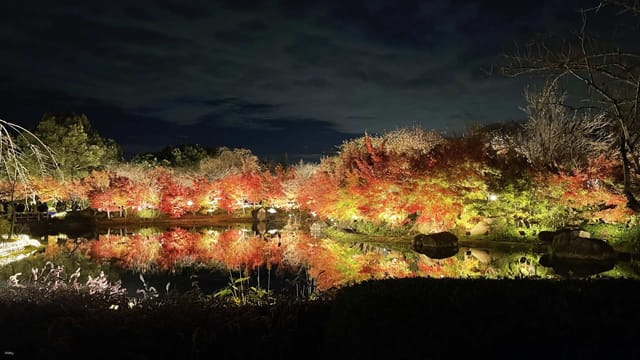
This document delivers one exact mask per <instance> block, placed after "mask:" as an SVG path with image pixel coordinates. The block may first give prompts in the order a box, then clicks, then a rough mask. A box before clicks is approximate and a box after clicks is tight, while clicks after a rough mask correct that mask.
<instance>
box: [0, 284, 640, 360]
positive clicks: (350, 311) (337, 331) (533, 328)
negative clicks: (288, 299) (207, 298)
mask: <svg viewBox="0 0 640 360" xmlns="http://www.w3.org/2000/svg"><path fill="white" fill-rule="evenodd" d="M639 320H640V282H636V281H630V280H590V281H579V280H565V281H542V280H429V279H405V280H389V281H372V282H366V283H362V284H359V285H356V286H353V287H349V288H345V289H343V290H341V291H339V292H338V293H337V294H336V297H335V299H334V300H332V301H316V302H308V303H281V304H279V305H276V306H271V307H231V308H220V307H219V306H214V305H203V304H202V303H199V302H195V301H190V300H188V298H185V299H184V300H180V301H174V302H172V303H171V304H168V305H163V306H147V307H144V308H142V309H136V310H128V309H124V310H123V309H120V310H115V311H114V310H106V309H102V308H97V307H96V306H93V305H92V304H91V303H90V302H84V303H83V302H82V301H80V302H78V301H68V302H66V301H61V299H55V301H49V302H47V301H44V302H42V301H41V302H39V303H38V304H34V303H33V302H26V301H19V302H15V301H13V302H6V301H5V302H4V303H1V304H0V358H7V359H9V358H11V359H49V358H60V359H72V358H83V359H246V358H252V359H273V358H286V359H288V358H297V359H310V358H322V359H325V358H326V359H333V358H335V359H340V358H344V357H345V356H348V357H351V358H355V359H408V358H411V359H438V358H451V359H455V358H459V357H461V356H462V357H467V356H471V357H473V358H474V359H478V358H504V359H523V358H526V359H528V358H536V359H557V358H576V359H584V358H628V359H634V358H639V357H640V321H639ZM11 353H13V355H11Z"/></svg>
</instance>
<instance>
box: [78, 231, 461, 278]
mask: <svg viewBox="0 0 640 360" xmlns="http://www.w3.org/2000/svg"><path fill="white" fill-rule="evenodd" d="M91 243H92V244H91V248H90V251H89V254H90V255H91V256H92V257H94V258H98V259H101V258H102V259H105V258H108V259H115V260H117V261H118V263H119V264H120V265H121V266H123V267H125V268H128V269H133V270H138V271H149V270H154V269H158V270H170V271H173V270H177V269H179V268H181V267H187V266H194V265H197V266H200V265H202V266H218V267H220V268H226V269H229V270H233V271H241V272H242V273H244V274H245V276H250V275H251V273H252V272H253V271H255V270H256V269H257V268H259V267H262V266H266V267H267V268H268V269H272V268H273V267H274V266H277V268H278V270H279V271H286V270H293V271H296V270H298V269H300V268H301V267H304V268H306V270H307V273H308V274H309V276H310V277H311V278H313V279H314V280H315V284H316V286H317V288H318V290H327V289H330V288H334V287H340V286H344V285H347V284H351V283H356V282H361V281H365V280H370V279H384V278H405V277H414V276H429V277H450V276H453V275H455V274H454V273H453V272H454V271H455V270H454V269H455V266H454V265H455V260H453V259H445V260H432V259H428V258H426V257H420V258H419V259H418V260H417V263H416V265H417V271H411V270H410V266H409V261H408V260H407V259H406V258H405V257H404V255H403V254H402V253H400V252H396V251H364V252H362V251H360V250H358V249H356V248H353V247H350V246H349V245H348V244H343V243H338V242H335V241H332V240H330V239H323V240H318V239H315V238H313V237H311V236H310V235H308V234H303V233H297V234H290V233H287V232H285V233H283V234H281V236H280V237H278V236H275V237H274V238H272V239H264V238H262V237H259V236H253V235H248V234H247V233H246V232H245V231H242V230H238V229H230V230H226V231H222V232H208V233H199V232H192V231H188V230H185V229H182V228H174V229H172V230H170V231H167V232H164V233H161V234H155V235H148V236H142V235H131V236H125V237H122V236H115V235H103V236H100V238H99V240H97V241H93V242H91Z"/></svg>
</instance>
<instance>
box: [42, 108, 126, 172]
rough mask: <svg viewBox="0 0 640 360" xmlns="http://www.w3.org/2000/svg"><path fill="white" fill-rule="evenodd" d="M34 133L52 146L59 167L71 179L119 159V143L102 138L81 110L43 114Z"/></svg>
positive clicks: (44, 142)
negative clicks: (80, 113) (78, 113)
mask: <svg viewBox="0 0 640 360" xmlns="http://www.w3.org/2000/svg"><path fill="white" fill-rule="evenodd" d="M33 133H34V135H35V136H37V137H38V138H39V139H40V140H41V141H42V143H43V144H45V145H47V146H48V147H49V148H50V149H51V150H52V152H53V153H54V155H55V158H56V160H57V162H58V166H59V169H60V171H62V173H63V174H64V176H65V177H67V178H70V179H79V178H83V177H85V176H87V175H88V174H89V172H90V171H91V170H94V169H98V168H101V167H103V166H106V165H108V164H111V163H114V162H117V161H119V160H120V148H119V146H118V145H117V144H116V143H115V141H113V140H111V139H103V138H102V137H101V136H100V135H99V134H98V132H97V131H96V130H95V129H93V128H92V127H91V124H90V123H89V119H88V118H87V116H86V115H84V114H82V115H77V114H74V113H67V114H45V115H44V116H43V118H42V120H41V121H40V122H39V123H38V125H37V126H36V128H35V131H34V132H33Z"/></svg>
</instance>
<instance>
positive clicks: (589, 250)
mask: <svg viewBox="0 0 640 360" xmlns="http://www.w3.org/2000/svg"><path fill="white" fill-rule="evenodd" d="M587 234H588V233H585V232H583V231H581V230H579V229H561V230H558V231H555V232H541V233H540V234H539V238H540V240H542V241H543V242H545V243H546V244H547V248H548V253H549V256H550V257H551V258H552V259H556V260H584V261H610V260H615V259H616V258H617V254H616V252H615V250H614V249H613V247H611V245H609V244H607V243H606V242H605V241H603V240H600V239H593V238H590V237H586V236H588V235H587Z"/></svg>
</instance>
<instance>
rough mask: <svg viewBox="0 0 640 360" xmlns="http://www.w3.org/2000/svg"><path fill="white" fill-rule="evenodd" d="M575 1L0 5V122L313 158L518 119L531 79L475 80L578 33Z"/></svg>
mask: <svg viewBox="0 0 640 360" xmlns="http://www.w3.org/2000/svg"><path fill="white" fill-rule="evenodd" d="M584 3H585V2H584V1H578V0H572V1H543V0H523V1H505V2H502V1H475V2H473V1H454V0H440V1H411V0H388V1H386V0H383V1H348V0H342V1H317V2H313V3H311V2H304V1H300V0H292V1H288V0H287V1H241V0H230V1H209V0H202V1H196V0H136V1H129V2H120V1H95V2H94V1H87V0H81V1H66V0H55V1H29V0H24V1H2V2H1V4H0V44H1V46H2V55H1V56H0V118H1V119H3V120H6V121H10V122H14V123H17V124H20V125H23V126H26V127H28V128H32V127H33V126H34V125H35V124H36V123H37V122H38V121H39V120H40V119H41V117H42V115H43V114H44V113H45V112H56V111H73V112H76V113H85V114H86V115H87V116H88V118H89V120H90V122H91V123H92V124H93V126H94V127H95V128H96V129H97V130H98V131H99V132H100V134H101V135H102V136H104V137H108V138H113V139H115V140H116V141H117V142H118V143H119V144H120V145H121V146H122V148H123V150H124V152H125V154H127V155H129V156H131V155H133V154H135V153H139V152H145V151H157V150H159V149H161V148H162V147H164V146H166V145H170V144H182V143H193V144H200V145H203V146H208V147H218V146H228V147H245V148H249V149H251V150H252V151H254V153H256V154H258V155H263V156H273V157H275V156H277V155H278V154H282V153H287V154H288V157H289V160H292V161H296V160H297V159H300V158H304V159H306V160H314V159H315V160H317V159H318V158H319V157H320V156H321V154H322V153H326V152H327V151H331V150H333V149H335V147H336V146H337V145H339V144H340V143H341V142H342V141H343V140H344V139H347V138H352V137H355V136H361V135H362V134H363V133H364V132H365V131H368V132H370V133H382V132H385V131H389V130H393V129H396V128H398V127H402V126H412V125H419V126H422V127H425V128H430V129H435V130H439V131H444V132H448V133H460V132H462V131H463V130H464V129H465V126H467V125H469V124H476V123H492V122H501V121H510V120H515V119H520V118H522V117H523V112H522V111H521V110H520V107H521V106H522V105H523V103H524V101H523V90H524V87H525V85H526V84H527V82H530V79H505V78H501V77H499V76H497V75H487V73H486V72H485V70H487V69H490V68H491V66H492V64H495V63H496V60H497V57H498V56H499V55H500V54H501V53H504V52H508V51H511V50H512V49H513V48H514V45H515V43H516V42H517V43H523V42H526V41H528V40H530V39H531V38H532V36H533V35H534V34H536V33H540V32H545V31H564V32H567V31H571V30H575V29H577V28H578V26H579V20H580V17H579V15H578V14H577V13H576V11H575V10H576V9H577V8H578V7H579V6H581V5H583V4H584ZM586 3H588V2H586ZM583 6H584V5H583Z"/></svg>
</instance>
